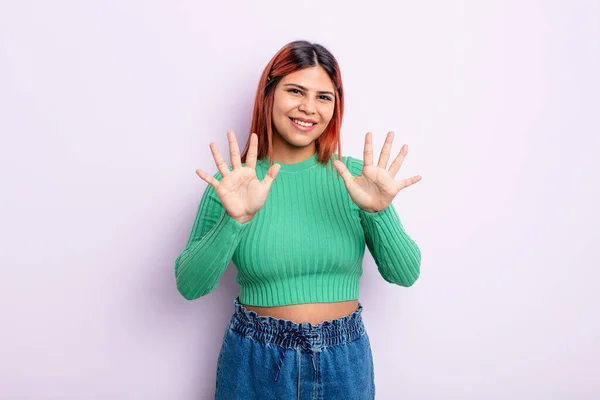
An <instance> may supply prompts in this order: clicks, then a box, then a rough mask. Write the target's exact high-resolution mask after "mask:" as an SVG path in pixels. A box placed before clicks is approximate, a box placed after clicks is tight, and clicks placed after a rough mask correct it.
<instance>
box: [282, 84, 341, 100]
mask: <svg viewBox="0 0 600 400" xmlns="http://www.w3.org/2000/svg"><path fill="white" fill-rule="evenodd" d="M283 86H296V87H297V88H299V89H302V90H304V91H305V92H308V89H307V88H305V87H304V86H302V85H298V84H297V83H286V84H285V85H283ZM317 93H319V94H329V95H331V96H333V97H335V95H334V94H333V92H330V91H327V90H320V91H318V92H317Z"/></svg>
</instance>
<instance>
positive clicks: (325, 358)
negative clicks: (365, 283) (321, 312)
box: [215, 298, 375, 400]
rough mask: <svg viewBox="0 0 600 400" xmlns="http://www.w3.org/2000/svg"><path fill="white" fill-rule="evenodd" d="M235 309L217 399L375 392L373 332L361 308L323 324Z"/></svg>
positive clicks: (350, 399)
mask: <svg viewBox="0 0 600 400" xmlns="http://www.w3.org/2000/svg"><path fill="white" fill-rule="evenodd" d="M233 304H234V309H235V312H234V314H233V316H232V317H231V320H230V322H229V324H228V325H227V328H226V330H225V335H224V336H223V344H222V346H221V351H220V353H219V359H218V361H217V382H216V392H215V399H216V400H247V399H248V400H250V399H257V400H258V399H260V400H270V399H286V400H287V399H298V400H304V399H310V400H317V399H319V400H321V399H326V400H338V399H342V400H354V399H357V400H358V399H360V400H364V399H374V398H375V375H374V367H373V355H372V353H371V345H370V342H369V337H368V335H367V332H366V330H365V326H364V324H363V320H362V317H361V313H362V310H363V307H362V304H361V303H359V304H358V309H357V310H356V311H355V312H354V313H352V314H350V315H348V316H345V317H342V318H339V319H334V320H329V321H323V322H321V323H319V324H315V325H313V324H311V323H309V322H302V323H296V322H293V321H290V320H285V319H279V318H274V317H270V316H259V315H258V314H257V313H255V312H254V311H249V310H248V309H247V308H245V307H244V306H243V305H242V304H240V303H239V298H235V299H234V300H233Z"/></svg>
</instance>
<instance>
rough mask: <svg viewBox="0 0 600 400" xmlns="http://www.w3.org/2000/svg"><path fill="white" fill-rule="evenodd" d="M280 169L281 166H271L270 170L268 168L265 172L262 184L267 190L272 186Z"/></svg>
mask: <svg viewBox="0 0 600 400" xmlns="http://www.w3.org/2000/svg"><path fill="white" fill-rule="evenodd" d="M280 168H281V165H279V164H273V165H272V166H271V168H269V170H268V171H267V175H265V178H264V179H263V180H262V183H264V184H266V185H267V189H271V185H272V184H273V181H274V180H275V178H276V177H277V174H278V173H279V169H280Z"/></svg>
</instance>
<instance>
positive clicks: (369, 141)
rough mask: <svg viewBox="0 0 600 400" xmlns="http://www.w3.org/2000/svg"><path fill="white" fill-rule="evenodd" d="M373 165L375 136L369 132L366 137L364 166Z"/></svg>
mask: <svg viewBox="0 0 600 400" xmlns="http://www.w3.org/2000/svg"><path fill="white" fill-rule="evenodd" d="M367 165H373V135H372V134H371V132H367V134H366V135H365V150H364V153H363V166H364V167H366V166H367Z"/></svg>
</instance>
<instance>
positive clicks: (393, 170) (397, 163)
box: [389, 145, 408, 178]
mask: <svg viewBox="0 0 600 400" xmlns="http://www.w3.org/2000/svg"><path fill="white" fill-rule="evenodd" d="M407 154H408V146H407V145H404V146H402V148H401V149H400V153H398V155H397V156H396V159H395V160H394V161H392V165H390V169H389V172H390V175H391V176H392V178H393V177H395V176H396V174H397V173H398V170H400V167H402V163H403V162H404V159H405V158H406V155H407Z"/></svg>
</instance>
